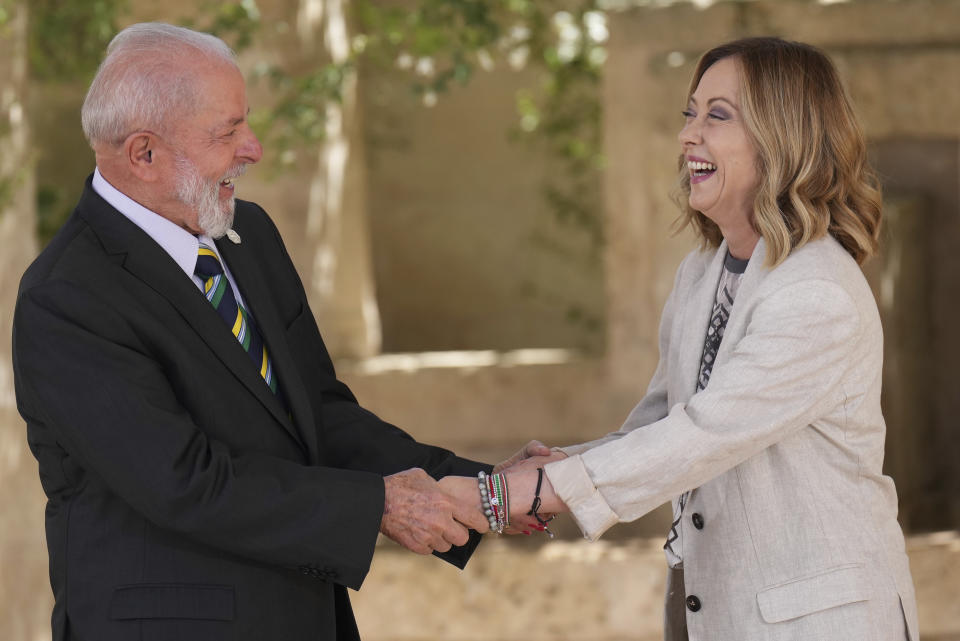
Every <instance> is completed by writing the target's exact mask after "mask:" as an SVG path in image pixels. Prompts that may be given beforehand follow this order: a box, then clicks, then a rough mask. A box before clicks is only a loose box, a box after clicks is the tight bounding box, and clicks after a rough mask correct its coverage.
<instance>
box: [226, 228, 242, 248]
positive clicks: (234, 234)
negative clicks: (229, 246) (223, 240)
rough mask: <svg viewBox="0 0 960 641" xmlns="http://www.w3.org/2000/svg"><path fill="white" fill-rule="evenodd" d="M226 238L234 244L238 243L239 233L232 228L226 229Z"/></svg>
mask: <svg viewBox="0 0 960 641" xmlns="http://www.w3.org/2000/svg"><path fill="white" fill-rule="evenodd" d="M227 238H229V239H230V242H231V243H233V244H234V245H239V244H240V234H238V233H237V232H235V231H233V230H232V229H228V230H227Z"/></svg>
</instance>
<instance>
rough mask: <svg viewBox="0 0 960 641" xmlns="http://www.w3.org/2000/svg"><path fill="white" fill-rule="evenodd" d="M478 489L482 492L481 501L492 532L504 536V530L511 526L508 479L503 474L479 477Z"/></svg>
mask: <svg viewBox="0 0 960 641" xmlns="http://www.w3.org/2000/svg"><path fill="white" fill-rule="evenodd" d="M477 487H478V488H479V490H480V501H481V502H482V503H483V513H484V515H485V516H486V517H487V521H488V522H489V523H490V531H491V532H496V533H497V534H503V530H504V529H506V528H507V527H508V526H509V525H510V498H509V495H508V494H507V479H506V477H505V476H504V475H503V474H486V473H485V472H480V473H479V474H478V475H477Z"/></svg>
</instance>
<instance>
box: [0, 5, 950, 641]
mask: <svg viewBox="0 0 960 641" xmlns="http://www.w3.org/2000/svg"><path fill="white" fill-rule="evenodd" d="M142 20H162V21H167V22H174V23H178V24H184V25H188V26H193V27H195V28H199V29H203V30H208V31H212V32H215V33H217V34H218V35H220V36H221V37H223V38H224V39H225V40H227V41H228V42H229V43H230V44H231V45H232V46H233V47H234V48H235V49H236V50H237V51H238V53H239V56H240V61H241V66H242V68H243V70H244V72H245V73H246V75H247V78H248V82H249V85H250V93H251V102H252V106H253V109H254V111H253V114H252V118H253V120H254V122H255V124H256V128H257V131H258V133H259V135H260V136H261V140H262V141H263V143H264V146H265V148H266V150H267V154H266V156H265V158H264V161H263V162H262V163H261V164H260V165H258V166H257V167H256V168H254V169H252V170H251V171H250V172H248V174H247V176H246V177H245V178H243V179H241V181H240V184H239V185H238V189H239V190H240V191H239V192H238V194H239V197H241V198H245V199H249V200H254V201H257V202H259V203H260V204H261V205H263V206H264V207H265V208H266V209H267V211H268V212H270V214H271V215H272V217H273V218H274V220H275V221H276V222H277V224H278V226H279V227H280V230H281V232H282V233H283V236H284V238H285V240H286V243H287V246H288V248H289V250H290V253H291V255H292V257H293V259H294V261H295V262H296V263H297V266H298V268H299V270H300V274H301V276H302V278H303V281H304V285H305V286H306V288H307V290H308V293H309V295H310V297H311V304H312V307H313V310H314V313H315V314H316V316H317V319H318V322H319V324H320V327H321V330H322V331H323V334H324V337H325V339H326V341H327V344H328V346H329V347H330V348H331V352H332V353H333V354H334V356H335V358H336V361H337V367H338V371H339V373H340V374H341V377H342V378H344V379H345V380H346V381H347V382H348V383H349V384H350V386H351V387H352V389H353V390H354V392H355V393H356V394H357V396H358V398H359V399H360V400H361V402H362V403H363V404H364V405H366V406H368V407H370V408H371V409H373V410H375V411H376V412H378V413H379V414H381V415H382V416H384V417H385V418H387V419H388V420H390V421H392V422H394V423H397V424H398V425H400V426H402V427H404V428H405V429H407V430H408V431H410V432H411V433H412V434H413V435H415V436H416V437H417V438H418V439H420V440H424V441H427V442H432V443H436V444H439V445H443V446H446V447H449V448H452V449H454V450H455V451H457V452H458V453H460V454H462V455H465V456H469V457H473V458H478V459H483V460H488V461H491V462H494V461H497V460H500V459H502V458H504V457H505V456H507V455H508V454H510V453H512V452H513V451H515V450H516V449H517V448H518V447H520V446H521V445H522V444H523V443H525V442H526V441H527V440H529V439H530V438H539V439H541V440H543V441H545V442H546V443H548V444H550V445H562V444H567V443H572V442H579V441H583V440H586V439H589V438H593V437H596V436H599V435H601V434H603V433H606V432H607V431H609V430H611V429H615V428H617V427H619V425H620V423H621V422H622V420H623V418H624V417H625V416H626V414H627V413H628V412H629V410H630V408H631V407H632V406H633V405H634V404H635V403H636V401H637V400H639V398H640V397H641V396H642V394H643V391H644V390H645V388H646V385H647V382H648V381H649V377H650V375H651V374H652V372H653V369H654V367H655V365H656V360H657V356H658V355H657V345H656V332H657V325H658V320H659V314H660V309H661V306H662V304H663V301H664V299H665V298H666V295H667V293H668V291H669V289H670V287H671V286H672V283H673V275H674V272H675V269H676V267H677V265H678V264H679V262H680V259H681V258H682V256H683V255H684V254H686V253H687V252H688V251H689V250H690V249H691V248H692V247H693V246H694V241H693V238H692V235H691V234H689V232H683V233H680V234H675V233H673V230H672V224H673V222H674V221H675V219H676V216H677V213H678V209H677V207H676V205H675V203H674V202H673V200H672V194H673V193H674V192H675V187H676V182H677V181H676V168H677V155H678V152H679V148H678V144H677V142H676V133H677V131H678V130H679V128H680V127H681V124H682V117H681V116H680V113H679V112H680V110H681V109H682V108H683V106H684V105H683V99H684V96H685V90H686V86H687V83H688V82H689V77H690V75H691V73H692V71H693V65H694V64H695V62H696V59H697V57H698V56H699V55H700V54H701V53H702V52H703V51H705V50H706V49H708V48H710V47H712V46H714V45H716V44H718V43H720V42H723V41H725V40H730V39H733V38H737V37H742V36H747V35H778V36H783V37H787V38H791V39H797V40H802V41H805V42H809V43H811V44H814V45H817V46H820V47H822V48H824V49H825V50H826V51H827V52H828V53H829V54H830V55H831V56H832V58H833V60H834V61H835V62H836V64H837V65H838V67H839V69H840V71H841V74H842V75H843V77H844V79H845V81H846V83H847V85H848V87H849V89H850V92H851V94H852V96H853V99H854V102H855V104H856V108H857V110H858V113H859V114H860V117H861V121H862V123H863V125H864V128H865V130H866V133H867V137H868V139H869V141H870V146H871V154H872V157H873V162H874V164H875V166H876V167H877V168H878V170H879V171H880V173H881V175H882V177H883V181H884V190H885V216H886V226H885V230H884V245H883V252H882V255H881V256H879V257H878V258H875V259H873V260H872V261H871V262H870V263H868V264H867V265H866V266H865V268H864V269H865V271H866V272H867V274H868V278H869V279H870V282H871V284H872V285H873V287H874V291H875V294H876V296H877V300H878V303H879V305H880V309H881V314H882V317H883V321H884V328H885V337H886V338H885V341H886V352H885V370H884V405H885V414H886V417H887V420H888V436H887V457H886V469H887V472H888V473H889V474H890V475H891V476H893V478H894V479H895V481H896V483H897V486H898V491H899V497H900V521H901V524H902V525H903V527H904V530H905V531H906V533H907V535H908V549H909V553H910V556H911V566H912V569H913V573H914V579H915V582H916V585H917V591H918V599H919V605H920V618H921V629H922V631H923V638H924V639H925V640H928V641H947V640H951V641H956V640H960V598H958V597H957V591H958V587H960V536H958V533H957V530H958V529H960V465H958V464H957V463H958V459H960V445H958V442H960V424H958V423H960V421H958V418H957V417H958V416H960V390H958V384H957V375H956V364H957V363H958V362H960V332H958V330H957V323H956V319H958V318H960V287H958V285H957V280H958V277H960V0H926V1H921V0H901V1H894V0H849V1H837V0H830V1H826V0H821V1H819V2H814V1H810V0H781V1H774V0H761V1H716V2H710V1H707V0H704V1H694V2H687V1H682V2H681V1H676V2H672V1H670V0H581V1H578V0H569V1H559V2H558V1H553V0H544V1H540V2H535V1H533V0H399V1H394V0H363V1H359V0H241V1H235V2H222V1H198V0H166V2H163V3H156V2H152V1H147V0H0V150H2V153H0V248H2V249H0V336H3V337H5V338H3V340H2V341H0V506H2V510H0V568H2V575H0V639H9V640H11V641H43V640H46V639H49V634H50V632H49V614H50V608H51V604H52V597H51V594H50V587H49V583H48V581H47V575H46V571H47V564H46V550H45V547H44V535H43V507H44V498H43V495H42V492H41V491H40V487H39V483H38V479H37V467H36V461H35V460H34V459H33V457H32V455H31V454H30V452H29V450H28V449H27V447H26V443H25V430H24V425H23V422H22V420H21V419H20V417H19V415H18V414H17V412H16V406H15V399H14V394H13V381H12V372H11V365H10V340H9V336H10V329H11V317H12V311H13V303H14V300H15V295H16V289H17V283H18V281H19V278H20V275H21V274H22V272H23V270H24V268H25V267H26V265H27V264H28V263H29V262H30V260H32V258H33V257H34V256H35V255H36V254H37V252H38V251H39V250H40V249H41V248H42V247H43V246H44V244H45V243H46V242H47V241H48V240H49V238H50V236H51V235H52V234H53V233H54V232H55V231H56V229H57V228H58V226H59V225H60V224H61V223H62V222H63V220H64V219H65V218H66V216H68V215H69V213H70V211H71V210H72V208H73V206H74V203H75V201H76V199H77V197H78V195H79V193H80V190H81V187H82V183H83V180H84V179H85V177H86V176H87V175H88V174H89V173H90V172H91V171H92V170H93V166H94V165H93V155H92V152H91V151H90V150H89V148H88V147H87V145H86V142H85V140H84V138H83V135H82V132H81V129H80V118H79V108H80V104H81V101H82V99H83V95H84V92H85V90H86V87H87V84H88V83H89V80H90V78H91V77H92V74H93V72H94V71H95V69H96V66H97V64H98V63H99V61H100V59H101V56H102V54H103V51H104V49H105V47H106V44H107V42H109V40H110V38H111V37H112V36H113V35H114V34H115V33H116V31H117V30H119V29H121V28H123V27H124V26H126V25H127V24H130V23H132V22H138V21H142ZM669 523H670V514H669V509H668V508H667V509H664V508H661V509H659V510H657V511H655V512H653V513H651V514H650V515H648V516H646V517H644V518H642V519H640V520H639V521H637V522H635V523H632V524H625V525H620V526H617V527H615V528H614V529H613V530H611V531H609V532H608V533H607V535H605V537H604V540H603V541H602V542H600V543H594V544H590V543H587V542H585V541H582V540H579V536H578V535H579V532H578V531H577V530H576V528H575V526H574V525H573V524H572V522H570V521H569V520H566V521H562V520H561V521H560V522H559V524H558V530H559V531H560V536H559V537H558V540H555V541H551V542H547V541H546V539H544V538H540V537H529V538H528V537H522V539H523V540H520V539H517V538H514V539H510V540H488V541H487V542H486V543H484V545H483V546H481V548H480V550H479V552H478V553H477V555H476V556H475V557H474V559H473V560H472V561H471V563H470V565H469V566H468V568H467V570H466V571H464V572H460V571H458V570H455V569H453V568H451V567H448V566H446V565H445V564H442V563H441V562H439V561H436V560H435V559H432V558H422V557H417V556H415V555H413V554H410V553H407V552H405V551H403V550H401V549H400V548H398V547H397V546H395V545H393V544H392V543H390V542H388V541H387V542H381V544H380V546H379V549H378V551H377V554H376V557H375V559H374V563H373V568H372V570H371V573H370V575H369V577H368V579H367V581H366V583H365V584H364V586H363V589H362V591H360V592H359V593H352V598H353V601H354V603H355V606H356V610H357V618H358V624H359V626H360V630H361V633H362V634H363V636H364V638H365V639H367V640H368V641H434V640H447V639H449V640H451V641H480V640H481V639H482V640H484V641H487V640H490V639H494V640H503V641H513V640H520V639H524V640H525V641H537V640H540V639H544V640H545V639H579V640H584V641H628V640H629V641H652V640H654V639H659V638H661V637H660V635H661V606H662V593H663V581H664V576H665V565H664V561H663V553H662V550H661V547H662V543H663V538H664V535H665V533H666V531H667V529H668V526H669ZM532 539H533V540H532Z"/></svg>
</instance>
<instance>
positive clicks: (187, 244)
mask: <svg viewBox="0 0 960 641" xmlns="http://www.w3.org/2000/svg"><path fill="white" fill-rule="evenodd" d="M93 189H94V191H96V192H97V193H98V194H100V196H101V197H102V198H103V199H104V200H105V201H107V202H108V203H110V205H111V206H113V208H114V209H116V210H117V211H119V212H120V213H121V214H123V215H124V216H126V217H127V218H128V219H129V220H130V221H131V222H132V223H133V224H135V225H136V226H137V227H139V228H140V229H142V230H143V231H144V232H145V233H146V234H147V235H148V236H150V238H152V239H153V240H154V241H155V242H156V243H157V244H158V245H160V247H162V248H163V250H164V251H165V252H167V254H169V255H170V258H172V259H173V260H174V262H176V263H177V265H179V266H180V269H182V270H183V271H184V273H185V274H186V275H187V276H189V277H191V278H192V277H193V272H194V269H195V268H196V265H197V249H198V248H199V246H200V242H203V243H204V244H206V245H209V246H210V247H212V248H213V251H215V252H217V256H218V257H219V255H220V252H219V251H218V250H217V246H216V245H215V244H214V242H213V240H212V239H211V238H210V237H209V236H207V235H206V234H204V235H202V236H200V237H199V238H198V237H197V236H194V235H193V234H191V233H190V232H188V231H187V230H186V229H184V228H183V227H180V226H179V225H177V224H176V223H173V222H171V221H169V220H167V219H166V218H164V217H163V216H161V215H160V214H157V213H156V212H153V211H150V210H149V209H147V208H146V207H144V206H143V205H141V204H140V203H138V202H136V201H135V200H133V199H132V198H130V197H129V196H127V195H126V194H124V193H122V192H120V191H119V190H118V189H117V188H116V187H114V186H113V185H111V184H110V183H108V182H107V180H106V179H105V178H104V177H103V176H102V175H101V174H100V170H99V169H95V170H94V172H93ZM220 262H221V263H222V262H223V260H222V259H221V261H220Z"/></svg>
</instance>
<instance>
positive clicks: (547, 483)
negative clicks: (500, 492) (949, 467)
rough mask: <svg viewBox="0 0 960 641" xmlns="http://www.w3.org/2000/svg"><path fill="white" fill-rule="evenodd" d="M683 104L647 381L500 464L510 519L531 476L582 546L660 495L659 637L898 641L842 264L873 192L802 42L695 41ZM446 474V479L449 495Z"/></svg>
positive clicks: (880, 485)
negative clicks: (581, 430)
mask: <svg viewBox="0 0 960 641" xmlns="http://www.w3.org/2000/svg"><path fill="white" fill-rule="evenodd" d="M683 115H684V118H685V123H684V126H683V128H682V130H681V131H680V134H679V142H680V146H681V152H682V157H681V164H682V178H681V180H682V186H683V192H684V194H685V195H686V201H687V202H686V203H685V206H684V210H685V211H684V214H683V219H684V221H685V222H686V224H689V225H690V226H691V227H692V228H693V229H694V231H695V232H696V233H697V235H698V236H699V238H700V240H701V245H702V246H701V248H700V249H699V250H697V251H694V252H692V253H691V254H690V255H688V256H687V258H686V259H685V260H684V261H683V263H682V264H681V265H680V268H679V271H678V272H677V276H676V282H675V284H674V288H673V291H672V293H671V294H670V296H669V298H668V300H667V303H666V306H665V308H664V311H663V316H662V322H661V328H660V362H659V365H658V367H657V369H656V372H655V374H654V376H653V380H652V381H651V382H650V385H649V389H648V390H647V394H646V396H645V397H644V398H643V399H642V400H641V401H640V403H639V405H637V407H636V408H635V409H634V410H633V412H632V413H631V414H630V415H629V417H628V418H627V420H626V422H625V423H624V425H623V427H622V428H621V429H620V430H619V431H617V432H613V433H611V434H608V435H606V436H604V437H602V438H599V439H597V440H595V441H592V442H589V443H584V444H582V445H574V446H571V447H566V448H562V449H561V450H559V451H557V453H556V454H555V455H554V457H553V459H558V460H554V461H552V462H551V461H550V459H547V458H539V459H538V458H534V459H531V460H528V461H525V462H523V463H521V464H520V465H518V466H517V467H514V468H512V469H508V470H507V471H506V477H505V478H506V481H507V487H508V489H509V500H510V511H511V514H512V516H513V518H514V520H517V521H518V520H519V519H521V518H524V513H525V512H526V511H527V510H529V509H530V506H531V503H532V502H533V497H534V494H535V491H536V487H537V485H538V483H539V485H540V491H539V507H540V511H541V512H544V513H547V512H564V511H569V512H571V514H572V516H573V518H574V519H575V521H576V522H577V524H578V525H579V527H580V528H581V530H582V531H583V533H584V535H585V536H586V537H587V538H589V539H591V540H594V539H597V538H599V537H600V536H601V535H602V534H603V533H604V531H606V530H607V529H608V528H610V527H611V526H613V525H615V524H616V523H619V522H623V521H632V520H634V519H636V518H638V517H640V516H642V515H644V514H646V513H647V512H649V511H651V510H653V509H654V508H656V507H657V506H659V505H661V504H663V503H665V502H667V501H672V504H673V509H674V519H675V520H674V523H673V526H672V527H671V529H670V532H669V534H668V536H667V541H666V545H665V551H666V554H667V561H668V564H669V567H670V570H669V580H668V588H667V604H666V617H665V628H666V629H665V634H666V638H667V639H670V640H675V639H690V640H691V641H706V640H710V641H717V640H719V641H750V640H761V639H762V640H771V641H773V640H776V641H781V640H782V641H787V640H797V641H799V640H810V641H814V640H816V641H830V640H841V639H842V640H843V641H903V640H904V639H910V640H912V641H917V639H918V634H919V633H918V630H917V614H916V605H915V598H914V590H913V585H912V580H911V577H910V569H909V566H908V562H907V556H906V554H905V552H904V539H903V534H902V532H901V530H900V527H899V525H898V523H897V519H896V515H897V497H896V491H895V489H894V485H893V482H892V481H891V479H889V478H888V477H886V476H884V475H883V473H882V471H881V467H882V462H883V452H884V433H885V427H884V421H883V416H882V414H881V411H880V382H881V362H882V349H883V343H882V336H881V328H880V318H879V315H878V313H877V307H876V304H875V302H874V299H873V297H872V295H871V292H870V289H869V288H868V286H867V283H866V281H865V279H864V277H863V274H862V273H861V271H860V268H859V265H858V264H859V263H861V262H862V261H863V260H865V259H866V258H868V257H869V256H871V255H872V254H873V253H874V252H875V251H876V249H877V237H878V229H879V226H880V214H881V210H880V192H879V189H878V187H877V183H876V180H875V178H874V175H873V174H872V173H871V171H870V169H869V167H868V165H867V162H866V154H865V145H864V139H863V134H862V132H861V130H860V127H859V126H858V124H857V121H856V118H855V116H854V114H853V111H852V109H851V106H850V102H849V100H848V98H847V95H846V92H845V90H844V88H843V86H842V84H841V82H840V80H839V78H838V75H837V72H836V70H835V68H834V66H833V65H832V63H831V62H830V60H829V59H828V58H827V57H826V56H825V55H824V54H823V53H821V52H820V51H819V50H817V49H815V48H813V47H810V46H807V45H804V44H799V43H793V42H786V41H783V40H779V39H774V38H759V39H746V40H739V41H736V42H731V43H728V44H725V45H722V46H720V47H717V48H715V49H713V50H711V51H709V52H707V53H706V54H704V56H703V57H702V58H701V59H700V61H699V64H698V65H697V68H696V72H695V73H694V77H693V80H692V82H691V84H690V90H689V92H688V95H687V102H686V105H685V108H684V110H683ZM540 467H542V469H543V470H544V472H545V474H541V473H540V472H539V470H538V469H537V468H540ZM462 481H463V480H461V482H460V484H459V485H456V483H457V482H456V481H454V480H450V481H447V482H446V484H447V485H448V488H450V489H455V490H457V491H462V492H463V498H464V500H468V497H469V496H470V495H469V492H468V490H469V488H468V486H467V483H465V482H462ZM455 485H456V487H454V486H455ZM475 497H476V488H475V487H474V488H473V500H474V501H476V498H475ZM526 518H528V519H529V518H530V517H526Z"/></svg>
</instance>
